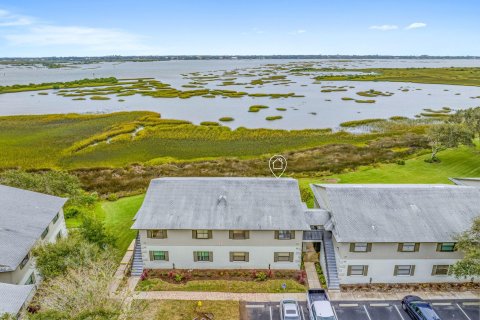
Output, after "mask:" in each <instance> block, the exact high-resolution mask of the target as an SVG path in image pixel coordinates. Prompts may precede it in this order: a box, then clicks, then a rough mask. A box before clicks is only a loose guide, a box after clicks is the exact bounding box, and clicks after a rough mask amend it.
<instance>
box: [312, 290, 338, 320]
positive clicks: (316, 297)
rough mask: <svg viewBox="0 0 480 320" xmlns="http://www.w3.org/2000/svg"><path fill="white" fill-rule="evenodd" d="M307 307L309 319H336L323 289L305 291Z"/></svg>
mask: <svg viewBox="0 0 480 320" xmlns="http://www.w3.org/2000/svg"><path fill="white" fill-rule="evenodd" d="M307 307H308V314H309V318H310V320H337V317H336V316H335V313H334V312H333V308H332V305H331V303H330V301H329V299H328V296H327V292H326V291H325V290H323V289H309V290H308V291H307Z"/></svg>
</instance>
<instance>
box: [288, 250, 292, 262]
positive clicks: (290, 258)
mask: <svg viewBox="0 0 480 320" xmlns="http://www.w3.org/2000/svg"><path fill="white" fill-rule="evenodd" d="M288 260H289V261H290V262H293V252H290V257H288Z"/></svg>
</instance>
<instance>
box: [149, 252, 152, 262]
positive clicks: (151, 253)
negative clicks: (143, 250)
mask: <svg viewBox="0 0 480 320" xmlns="http://www.w3.org/2000/svg"><path fill="white" fill-rule="evenodd" d="M149 253H150V261H153V251H150V252H149Z"/></svg>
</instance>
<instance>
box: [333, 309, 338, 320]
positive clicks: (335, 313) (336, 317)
mask: <svg viewBox="0 0 480 320" xmlns="http://www.w3.org/2000/svg"><path fill="white" fill-rule="evenodd" d="M332 309H333V314H334V315H335V319H338V316H337V311H335V307H334V306H332Z"/></svg>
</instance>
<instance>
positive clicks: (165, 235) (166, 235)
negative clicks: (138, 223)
mask: <svg viewBox="0 0 480 320" xmlns="http://www.w3.org/2000/svg"><path fill="white" fill-rule="evenodd" d="M167 238H168V231H167V230H163V239H167Z"/></svg>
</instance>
